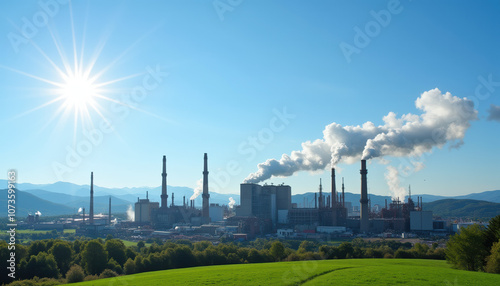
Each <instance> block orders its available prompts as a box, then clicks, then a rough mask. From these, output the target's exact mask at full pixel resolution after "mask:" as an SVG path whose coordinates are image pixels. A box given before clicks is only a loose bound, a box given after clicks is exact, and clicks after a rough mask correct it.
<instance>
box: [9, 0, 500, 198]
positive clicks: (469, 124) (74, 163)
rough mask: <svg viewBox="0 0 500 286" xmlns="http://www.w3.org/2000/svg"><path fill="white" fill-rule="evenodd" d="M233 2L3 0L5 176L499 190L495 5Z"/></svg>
mask: <svg viewBox="0 0 500 286" xmlns="http://www.w3.org/2000/svg"><path fill="white" fill-rule="evenodd" d="M63 2H64V4H62V3H63ZM233 2H234V3H237V4H234V6H231V7H230V8H231V9H226V10H224V9H222V8H221V7H217V6H214V4H213V3H212V2H206V3H196V2H187V3H186V2H185V3H182V4H181V3H178V2H175V1H151V2H150V3H149V5H144V4H141V3H138V2H134V1H106V2H104V3H103V2H96V1H78V2H76V1H70V2H69V3H65V1H45V2H44V1H42V2H40V3H52V4H51V5H48V6H47V5H40V4H38V3H37V2H26V3H23V4H22V5H21V4H19V3H16V2H10V1H9V2H2V3H0V19H1V20H0V34H2V35H4V36H3V37H2V40H1V41H0V48H1V50H2V51H4V57H2V59H1V60H0V78H1V80H0V81H1V82H2V91H3V94H4V95H3V96H2V97H0V105H1V106H2V107H4V109H3V111H4V112H2V114H1V115H0V122H2V126H4V129H3V132H4V134H6V135H5V138H6V139H4V140H3V143H2V145H1V146H2V149H1V151H0V168H1V169H3V170H4V172H3V173H2V174H0V178H1V179H6V177H7V171H8V170H9V169H16V170H17V171H18V172H19V174H18V178H19V179H18V182H19V183H32V184H50V183H54V182H57V181H65V182H71V183H75V184H79V185H88V184H89V182H90V172H91V171H93V172H94V183H95V184H96V185H98V186H101V187H108V188H122V187H130V188H132V187H139V188H140V187H144V186H148V187H153V188H154V187H158V186H159V185H161V176H160V173H161V160H162V156H163V155H166V157H167V173H168V176H167V183H168V185H174V186H186V187H190V188H196V187H197V182H198V181H199V179H200V178H201V177H202V170H203V153H208V167H209V172H210V174H209V187H210V190H211V191H214V192H219V193H227V194H239V184H240V183H243V182H244V181H245V180H246V181H247V182H259V183H260V182H266V183H269V184H270V183H274V184H280V183H285V184H287V185H290V186H291V187H292V193H293V194H301V193H305V192H312V191H316V190H317V188H318V184H319V179H320V178H322V179H323V186H324V189H326V190H328V189H329V187H330V167H331V166H332V165H333V166H335V168H336V170H337V188H338V187H339V185H340V182H341V178H342V177H344V178H345V185H346V191H348V192H351V193H358V192H359V188H360V182H359V180H360V175H359V168H360V166H359V160H361V159H362V158H365V159H369V160H368V192H369V193H372V194H377V195H391V194H392V195H398V194H401V193H402V192H405V191H406V190H407V188H408V185H411V186H412V192H414V193H419V194H435V195H443V196H456V195H465V194H469V193H475V192H483V191H488V190H498V189H500V179H499V177H498V169H499V168H498V162H499V161H500V153H499V152H498V146H500V132H498V131H499V129H500V96H499V95H500V68H499V67H500V57H499V56H498V50H499V49H500V39H499V38H498V37H495V36H494V35H495V32H496V30H495V29H494V28H495V27H499V26H500V23H499V21H500V19H499V18H498V17H497V15H498V13H499V12H500V4H499V3H498V2H495V1H484V2H483V3H482V4H481V5H468V3H466V2H458V3H457V2H451V1H442V2H438V3H434V2H431V1H393V0H390V1H370V2H368V1H335V2H329V1H324V2H318V3H315V4H314V5H311V4H301V3H300V2H294V3H287V5H279V4H278V3H277V2H274V1H272V2H269V1H266V2H264V1H252V2H250V1H240V2H238V1H233ZM214 3H215V2H214ZM450 7H451V8H452V9H451V8H450ZM226 8H227V7H226ZM44 15H45V16H44ZM464 19H468V20H467V21H464ZM277 176H281V177H277ZM0 188H2V187H1V186H0Z"/></svg>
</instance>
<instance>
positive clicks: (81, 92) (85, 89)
mask: <svg viewBox="0 0 500 286" xmlns="http://www.w3.org/2000/svg"><path fill="white" fill-rule="evenodd" d="M97 93H98V91H97V88H96V86H95V85H93V82H92V81H91V80H90V79H89V78H87V77H85V76H84V75H80V74H76V75H70V76H68V78H67V79H66V82H65V83H64V84H63V86H62V87H61V95H62V96H63V97H64V104H65V106H66V108H72V109H80V110H81V109H86V108H87V106H88V105H92V104H93V103H94V98H95V96H96V95H97Z"/></svg>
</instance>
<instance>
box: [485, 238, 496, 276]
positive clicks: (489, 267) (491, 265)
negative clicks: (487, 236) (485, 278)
mask: <svg viewBox="0 0 500 286" xmlns="http://www.w3.org/2000/svg"><path fill="white" fill-rule="evenodd" d="M490 253H491V254H490V256H488V258H487V259H486V269H485V270H486V272H489V273H500V240H499V241H498V242H495V243H493V247H492V248H491V252H490Z"/></svg>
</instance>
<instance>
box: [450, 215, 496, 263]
mask: <svg viewBox="0 0 500 286" xmlns="http://www.w3.org/2000/svg"><path fill="white" fill-rule="evenodd" d="M487 255H488V252H487V251H486V249H485V247H484V234H483V229H482V227H481V226H479V225H477V224H474V225H471V226H469V227H467V228H463V229H461V230H460V232H459V233H457V234H455V235H453V236H452V237H451V238H450V240H449V241H448V243H447V247H446V260H447V261H448V262H450V263H451V264H453V266H454V267H455V268H458V269H464V270H469V271H478V270H482V269H483V265H484V259H485V258H486V256H487Z"/></svg>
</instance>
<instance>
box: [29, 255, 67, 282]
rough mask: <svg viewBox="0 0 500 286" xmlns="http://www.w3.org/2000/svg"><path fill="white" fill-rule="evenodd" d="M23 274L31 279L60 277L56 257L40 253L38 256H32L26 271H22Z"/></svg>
mask: <svg viewBox="0 0 500 286" xmlns="http://www.w3.org/2000/svg"><path fill="white" fill-rule="evenodd" d="M20 272H21V271H20ZM22 272H23V274H24V276H25V277H26V278H29V279H31V278H33V277H35V276H38V277H48V278H58V277H59V269H57V263H56V260H55V259H54V256H53V255H52V254H47V253H45V252H39V253H38V254H37V255H33V256H31V257H30V259H29V260H28V263H27V264H26V266H25V269H22Z"/></svg>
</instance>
